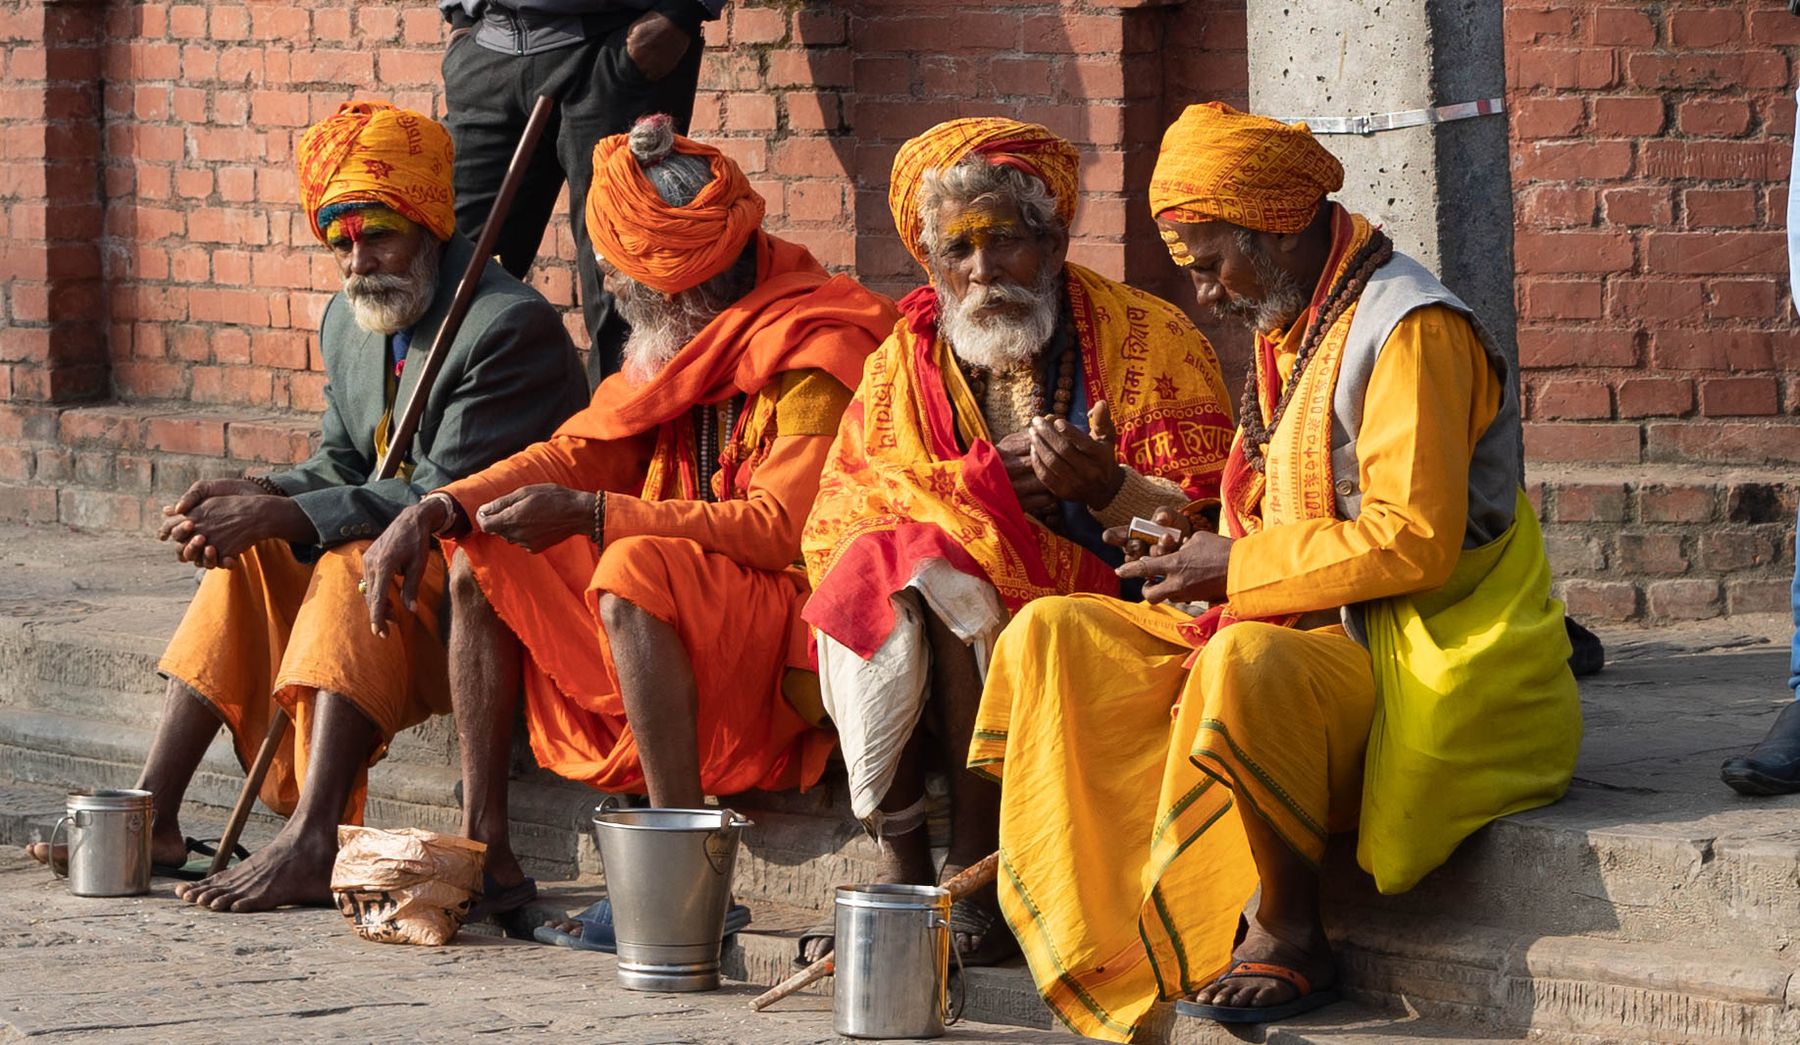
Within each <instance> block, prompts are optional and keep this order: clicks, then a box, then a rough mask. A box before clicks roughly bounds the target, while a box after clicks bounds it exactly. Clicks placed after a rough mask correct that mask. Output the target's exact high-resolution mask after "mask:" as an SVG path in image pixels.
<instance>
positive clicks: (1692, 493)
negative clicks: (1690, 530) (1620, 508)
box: [1638, 483, 1717, 523]
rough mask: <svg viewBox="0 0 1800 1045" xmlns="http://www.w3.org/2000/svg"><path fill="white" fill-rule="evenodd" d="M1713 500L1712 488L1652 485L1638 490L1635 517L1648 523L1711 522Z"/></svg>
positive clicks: (1713, 506) (1713, 507) (1714, 499)
mask: <svg viewBox="0 0 1800 1045" xmlns="http://www.w3.org/2000/svg"><path fill="white" fill-rule="evenodd" d="M1716 501H1717V498H1716V497H1715V496H1714V493H1713V488H1712V487H1711V486H1667V485H1663V484H1660V483H1658V484H1652V485H1649V486H1645V487H1643V488H1641V489H1639V490H1638V517H1639V518H1640V519H1641V520H1642V521H1644V522H1647V523H1703V522H1711V521H1712V517H1713V515H1714V513H1715V510H1716V507H1715V502H1716Z"/></svg>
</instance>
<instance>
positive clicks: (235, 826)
mask: <svg viewBox="0 0 1800 1045" xmlns="http://www.w3.org/2000/svg"><path fill="white" fill-rule="evenodd" d="M555 108H556V103H555V102H553V101H551V100H550V99H549V98H547V97H545V96H544V95H541V94H540V95H538V100H537V104H536V105H533V106H532V107H531V118H530V119H528V120H526V121H525V133H524V134H522V135H520V136H519V147H518V148H517V149H514V150H513V158H512V162H511V163H509V164H508V165H507V167H506V177H505V178H503V179H502V180H501V182H500V192H499V193H498V194H497V195H496V196H495V197H494V206H493V209H492V210H490V211H488V218H487V224H485V225H483V226H482V227H481V238H480V239H478V240H477V241H476V243H475V256H474V257H472V258H470V259H469V267H468V268H467V269H464V270H463V275H462V279H461V281H459V282H458V283H457V284H456V295H455V296H454V297H452V298H451V299H450V309H449V311H448V312H446V313H445V314H444V322H443V323H441V324H440V325H439V326H438V330H437V336H436V337H434V338H432V339H431V350H430V351H429V352H426V353H425V361H424V363H423V364H422V366H423V367H424V369H423V370H422V371H421V372H420V373H419V380H418V382H417V383H415V384H414V385H413V389H412V393H411V394H410V395H408V396H407V397H406V406H405V407H404V408H402V409H401V411H400V418H399V421H398V422H397V423H396V424H395V425H394V435H393V438H392V439H391V440H389V442H388V449H387V453H385V454H383V455H382V457H381V460H380V462H378V463H377V464H376V466H375V475H374V477H373V478H374V479H375V480H381V479H392V478H393V477H394V473H395V472H397V471H399V470H400V462H401V461H404V460H406V453H407V451H408V450H410V449H412V439H413V434H414V433H415V432H417V431H418V430H419V418H420V417H421V416H423V415H424V413H425V403H426V401H427V400H428V399H430V397H431V386H432V385H433V384H434V383H436V381H437V375H438V371H440V370H442V369H443V368H444V359H445V358H446V357H447V356H449V354H450V346H451V345H453V344H455V343H456V335H457V333H458V332H459V331H461V330H462V325H463V320H464V319H465V318H467V317H468V315H469V306H470V305H472V304H474V302H475V288H476V287H477V286H479V285H480V284H481V277H482V274H483V273H485V272H486V271H487V263H488V258H489V256H490V255H492V254H493V253H494V244H495V242H497V241H498V240H499V238H500V226H502V225H504V224H506V215H507V212H508V211H510V210H512V202H513V197H515V196H517V195H518V194H519V185H520V184H521V183H522V182H523V181H524V180H525V168H526V167H528V166H530V165H531V157H532V156H533V155H534V154H535V153H536V152H537V145H538V141H539V140H540V139H541V138H543V136H544V128H545V127H546V126H548V124H549V122H550V113H551V112H552V111H553V110H555ZM288 725H289V722H288V716H287V712H285V711H283V710H282V709H281V708H276V709H275V712H274V714H273V715H272V716H271V717H270V719H269V735H268V736H266V737H264V738H263V743H262V747H261V748H260V749H258V750H257V752H256V761H255V762H253V763H251V765H250V772H249V773H248V774H246V775H245V777H244V787H243V790H241V791H239V792H238V800H237V805H235V806H232V807H231V816H230V817H229V818H228V819H227V820H226V821H225V833H224V834H223V835H221V836H220V837H219V852H218V854H217V855H215V856H214V857H213V862H212V870H211V871H209V872H208V873H209V874H217V873H218V872H220V871H222V870H224V869H225V865H226V864H227V863H229V862H230V861H231V850H232V847H233V846H235V845H237V840H238V836H239V835H240V834H243V832H244V823H245V822H246V821H247V820H249V819H250V807H251V806H253V805H254V804H255V803H256V795H257V792H259V791H261V790H262V785H263V779H264V778H265V777H267V776H268V775H269V763H270V762H271V761H273V760H274V758H275V749H276V748H278V747H280V746H281V741H282V738H283V737H285V736H286V735H287V730H288Z"/></svg>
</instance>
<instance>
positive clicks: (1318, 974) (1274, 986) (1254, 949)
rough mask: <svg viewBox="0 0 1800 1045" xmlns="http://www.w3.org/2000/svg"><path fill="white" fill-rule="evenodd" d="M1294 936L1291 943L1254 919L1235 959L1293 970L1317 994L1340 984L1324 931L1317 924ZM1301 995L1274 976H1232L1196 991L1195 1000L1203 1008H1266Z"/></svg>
mask: <svg viewBox="0 0 1800 1045" xmlns="http://www.w3.org/2000/svg"><path fill="white" fill-rule="evenodd" d="M1284 931H1285V929H1284ZM1294 935H1295V936H1296V937H1298V938H1297V939H1296V941H1295V942H1293V943H1289V942H1288V941H1287V940H1284V939H1282V938H1280V937H1278V936H1276V935H1275V934H1274V933H1271V932H1270V931H1269V930H1267V929H1265V928H1263V926H1262V923H1260V922H1258V921H1257V920H1256V919H1254V918H1252V919H1250V931H1249V932H1248V933H1247V934H1246V935H1245V936H1244V942H1243V943H1241V944H1239V945H1238V947H1237V949H1236V950H1235V951H1233V952H1232V954H1231V957H1232V960H1233V961H1244V962H1266V963H1268V964H1270V965H1280V966H1284V967H1286V968H1289V969H1292V970H1294V971H1295V972H1297V973H1299V974H1300V975H1302V976H1304V977H1306V980H1307V983H1308V984H1310V985H1311V987H1312V989H1313V990H1314V991H1321V990H1324V989H1325V988H1327V987H1330V986H1332V985H1334V984H1335V983H1337V964H1336V963H1335V962H1334V961H1332V957H1331V943H1330V941H1328V940H1327V939H1326V938H1325V934H1324V932H1323V931H1322V930H1321V929H1320V928H1319V927H1318V926H1317V925H1314V926H1311V927H1310V928H1301V929H1298V931H1296V932H1294ZM1299 996H1300V989H1299V988H1298V987H1295V986H1294V985H1293V984H1291V983H1289V982H1287V981H1286V980H1280V979H1276V978H1274V977H1272V976H1233V977H1232V978H1230V979H1228V980H1214V981H1213V982H1212V983H1209V984H1207V985H1206V986H1204V987H1202V988H1200V989H1199V990H1198V991H1195V992H1194V1001H1196V1002H1198V1003H1200V1004H1201V1005H1221V1006H1228V1007H1231V1008H1255V1009H1266V1008H1269V1007H1271V1006H1275V1005H1284V1004H1286V1003H1287V1002H1290V1001H1293V1000H1294V999H1295V998H1297V997H1299Z"/></svg>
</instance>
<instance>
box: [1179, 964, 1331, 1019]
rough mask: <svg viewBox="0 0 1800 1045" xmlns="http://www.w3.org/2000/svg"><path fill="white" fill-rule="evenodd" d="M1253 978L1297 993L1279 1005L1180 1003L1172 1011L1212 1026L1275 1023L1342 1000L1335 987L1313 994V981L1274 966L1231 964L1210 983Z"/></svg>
mask: <svg viewBox="0 0 1800 1045" xmlns="http://www.w3.org/2000/svg"><path fill="white" fill-rule="evenodd" d="M1252 978H1254V979H1264V980H1280V981H1282V982H1283V983H1287V984H1290V985H1292V986H1293V988H1294V989H1295V990H1296V991H1299V992H1300V993H1299V994H1298V995H1297V996H1295V997H1294V998H1292V999H1290V1000H1288V1001H1285V1002H1282V1003H1281V1004H1279V1005H1203V1004H1201V1003H1200V1002H1197V1001H1193V1000H1191V999H1183V1000H1181V1001H1178V1002H1176V1003H1175V1011H1176V1012H1177V1013H1179V1014H1181V1015H1183V1016H1198V1017H1200V1018H1201V1019H1206V1020H1212V1021H1213V1022H1215V1023H1276V1022H1279V1021H1281V1020H1287V1019H1292V1018H1294V1017H1295V1016H1299V1015H1301V1014H1303V1013H1308V1012H1312V1011H1313V1010H1314V1009H1322V1008H1324V1007H1325V1006H1327V1005H1330V1004H1331V1003H1333V1002H1336V1001H1341V1000H1342V999H1343V995H1342V994H1340V993H1339V992H1338V989H1337V988H1336V987H1326V988H1324V989H1323V990H1317V991H1315V990H1313V988H1312V981H1311V980H1309V979H1307V978H1306V976H1305V975H1304V974H1303V973H1301V972H1300V971H1299V970H1297V969H1292V968H1289V967H1288V966H1286V965H1278V964H1276V963H1274V962H1246V961H1234V962H1232V963H1231V968H1229V969H1226V970H1225V972H1224V973H1222V974H1221V975H1220V976H1219V978H1218V979H1216V980H1214V981H1213V983H1219V982H1221V981H1224V980H1247V979H1252Z"/></svg>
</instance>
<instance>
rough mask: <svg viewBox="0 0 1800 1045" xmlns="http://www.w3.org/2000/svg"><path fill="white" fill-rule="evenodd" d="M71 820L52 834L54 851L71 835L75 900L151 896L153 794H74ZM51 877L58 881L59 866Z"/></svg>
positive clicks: (71, 878)
mask: <svg viewBox="0 0 1800 1045" xmlns="http://www.w3.org/2000/svg"><path fill="white" fill-rule="evenodd" d="M67 809H68V814H67V815H66V816H64V817H63V818H62V819H61V820H58V821H57V822H56V828H55V829H54V830H52V831H51V832H50V848H51V849H52V850H55V848H56V843H57V836H59V835H61V834H62V833H63V829H64V828H67V829H68V846H69V867H68V872H67V878H68V879H69V891H70V892H72V893H74V894H75V895H76V896H142V895H143V894H145V893H147V892H149V891H150V825H151V821H152V820H153V819H155V815H156V814H155V813H154V812H153V811H152V810H151V808H150V792H148V791H131V790H112V789H102V790H95V791H71V792H69V801H68V806H67ZM50 873H51V874H54V875H56V876H57V877H58V878H61V877H64V874H63V873H62V872H60V871H58V870H57V866H56V861H55V860H51V861H50Z"/></svg>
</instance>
